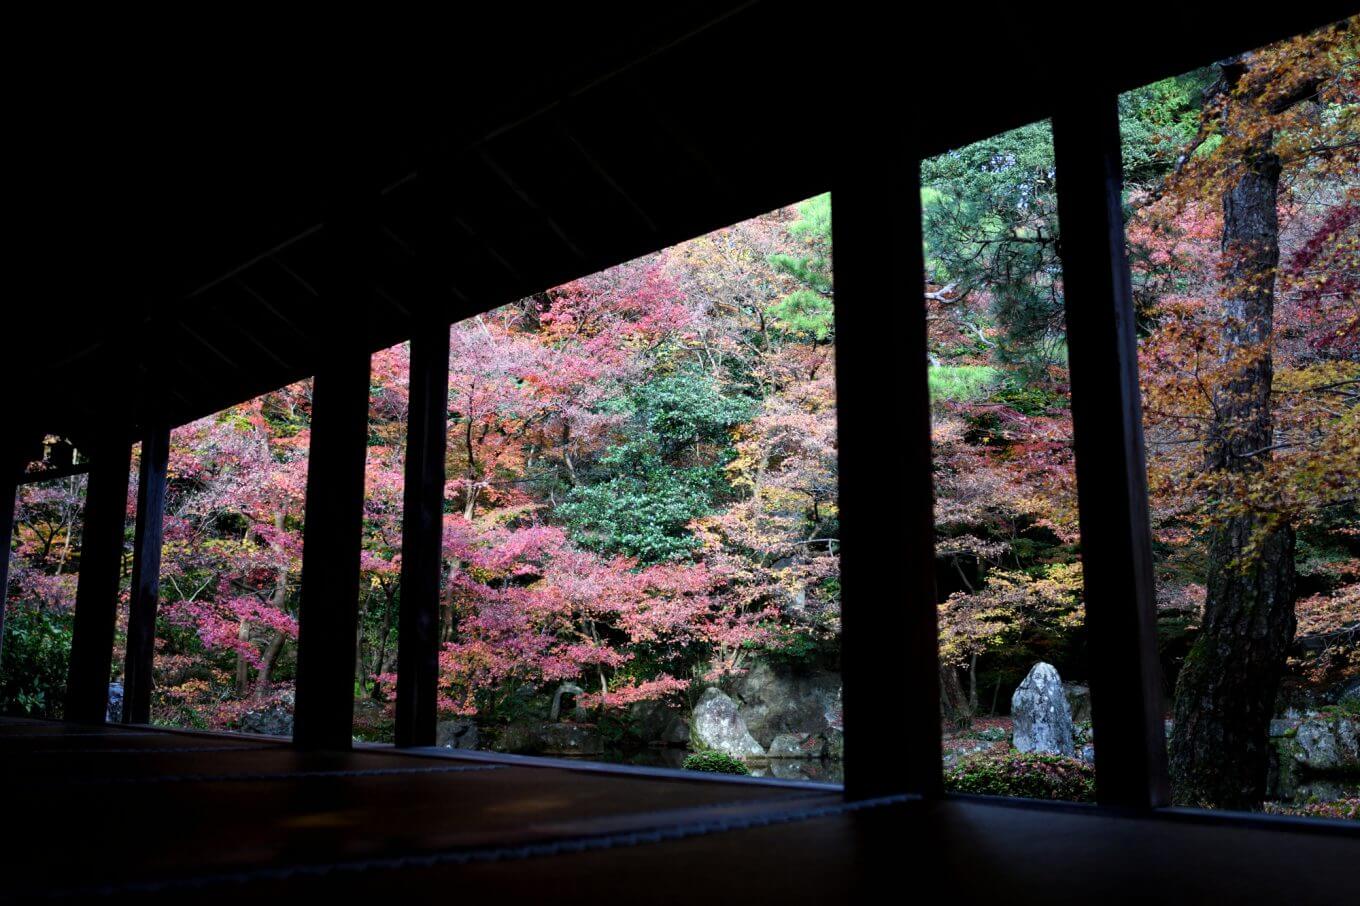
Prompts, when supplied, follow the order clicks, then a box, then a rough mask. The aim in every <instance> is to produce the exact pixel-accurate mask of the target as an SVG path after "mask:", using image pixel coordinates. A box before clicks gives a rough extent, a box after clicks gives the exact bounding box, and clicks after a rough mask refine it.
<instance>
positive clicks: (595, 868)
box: [0, 719, 1360, 906]
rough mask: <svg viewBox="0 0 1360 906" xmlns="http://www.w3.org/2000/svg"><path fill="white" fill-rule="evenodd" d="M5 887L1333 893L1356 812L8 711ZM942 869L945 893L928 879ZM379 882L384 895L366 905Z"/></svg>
mask: <svg viewBox="0 0 1360 906" xmlns="http://www.w3.org/2000/svg"><path fill="white" fill-rule="evenodd" d="M0 768H2V771H0V773H2V775H3V780H0V796H2V797H3V798H2V799H0V801H2V802H3V805H2V806H0V809H3V812H2V813H3V816H4V830H5V834H4V843H3V846H0V860H3V886H2V887H0V898H4V899H5V900H7V901H17V900H28V899H42V898H58V899H60V898H68V899H78V900H82V901H83V900H86V899H91V898H93V897H95V896H102V897H105V898H114V899H128V900H132V899H136V900H138V901H145V900H147V899H148V898H151V899H159V900H162V901H166V902H172V901H173V902H192V903H194V904H199V903H204V902H216V901H223V902H226V901H234V902H236V903H238V904H239V903H242V902H258V901H262V900H263V901H269V900H273V899H284V898H288V899H293V900H299V901H300V898H302V897H305V896H316V895H320V896H326V897H335V898H343V900H341V899H336V900H335V901H336V902H341V901H345V902H348V901H350V900H351V899H362V900H364V901H366V902H386V901H388V900H389V899H391V898H392V897H401V898H403V899H404V898H407V897H411V898H427V899H428V900H429V901H430V902H432V903H433V902H437V901H445V900H447V901H449V902H466V903H478V904H480V903H507V902H522V901H541V902H551V903H578V902H579V903H592V904H596V906H599V904H607V903H615V902H617V903H639V904H642V903H647V904H650V903H684V904H687V906H694V904H709V903H729V902H732V903H737V902H739V903H746V904H754V903H764V902H775V903H779V902H791V903H801V902H817V903H837V902H885V901H890V900H901V901H904V902H905V901H908V900H912V899H925V898H929V899H931V900H937V899H938V900H944V899H948V900H949V901H953V902H972V901H978V900H984V899H985V900H991V901H994V902H1000V903H1006V904H1008V903H1014V902H1040V901H1042V902H1053V901H1059V902H1065V901H1071V902H1075V901H1083V902H1089V901H1092V900H1096V899H1099V900H1102V901H1110V900H1115V901H1118V900H1133V899H1139V898H1146V897H1155V898H1156V899H1157V900H1159V901H1162V902H1167V901H1178V900H1186V901H1191V900H1193V901H1196V902H1199V903H1204V902H1206V901H1207V902H1215V903H1219V902H1263V901H1274V902H1276V903H1291V904H1294V903H1312V902H1317V903H1343V902H1347V901H1349V902H1355V900H1354V899H1351V898H1352V897H1354V896H1355V894H1356V891H1357V890H1360V837H1358V836H1357V835H1356V834H1354V833H1352V829H1350V828H1336V827H1329V828H1326V829H1324V828H1323V827H1322V826H1321V825H1304V824H1299V825H1297V826H1291V825H1290V824H1289V823H1287V822H1263V823H1261V824H1260V826H1249V827H1234V826H1226V825H1223V824H1221V823H1214V822H1206V821H1202V820H1194V819H1191V818H1188V817H1184V816H1175V815H1170V816H1159V817H1156V818H1146V817H1145V818H1132V817H1116V816H1112V815H1109V814H1105V813H1101V812H1097V811H1096V810H1095V809H1093V808H1083V807H1069V808H1065V809H1061V808H1060V809H1051V808H1035V807H1020V806H1017V805H1005V804H999V803H996V802H988V801H979V800H963V799H952V800H947V801H943V802H921V801H916V800H910V799H894V800H885V801H877V802H866V803H855V804H850V803H846V802H844V801H843V800H842V798H841V796H840V795H839V792H838V791H836V790H834V789H830V788H825V787H820V788H819V787H817V786H815V785H811V784H803V785H797V784H779V783H777V782H776V783H771V782H764V781H751V780H746V781H730V780H714V779H708V778H704V777H699V776H693V775H685V776H661V775H659V773H658V772H652V773H645V772H644V773H633V774H629V773H626V772H619V771H609V770H599V769H581V768H578V767H576V766H572V765H567V766H564V765H562V764H561V763H544V762H539V761H536V760H534V759H521V760H518V761H516V760H515V759H499V758H497V757H496V756H488V755H482V754H479V753H467V754H461V753H454V752H441V751H435V750H425V751H408V752H396V751H393V750H390V749H388V750H385V749H374V748H370V749H359V750H356V751H354V752H347V753H322V752H312V753H304V752H299V751H295V750H293V749H292V748H290V747H289V746H288V745H287V744H285V743H281V742H274V741H266V740H260V739H253V738H243V737H226V736H212V735H204V734H186V733H175V732H168V731H155V730H145V729H135V728H117V727H109V728H98V727H88V726H87V727H82V726H78V725H71V724H60V723H51V722H39V721H24V720H15V719H0ZM941 885H942V886H941ZM380 898H381V899H380Z"/></svg>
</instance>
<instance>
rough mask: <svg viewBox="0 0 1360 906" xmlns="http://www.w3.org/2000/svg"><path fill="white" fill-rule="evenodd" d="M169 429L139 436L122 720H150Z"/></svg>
mask: <svg viewBox="0 0 1360 906" xmlns="http://www.w3.org/2000/svg"><path fill="white" fill-rule="evenodd" d="M169 458H170V429H169V428H162V427H154V428H151V429H149V430H148V431H147V432H146V434H145V436H143V438H142V463H141V471H140V473H139V477H138V480H137V528H136V531H135V534H134V535H133V539H134V540H133V542H132V590H131V592H132V600H131V604H130V605H129V608H128V630H127V659H126V661H125V662H124V667H123V723H128V724H144V723H150V721H151V676H152V673H151V671H152V668H153V666H154V663H155V657H156V608H157V605H158V604H159V602H160V592H161V531H162V528H163V526H164V524H165V478H166V466H167V464H168V462H169Z"/></svg>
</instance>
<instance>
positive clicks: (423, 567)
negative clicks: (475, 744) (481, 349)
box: [396, 324, 449, 746]
mask: <svg viewBox="0 0 1360 906" xmlns="http://www.w3.org/2000/svg"><path fill="white" fill-rule="evenodd" d="M448 400H449V325H447V324H434V325H430V326H426V327H423V328H421V329H420V331H419V332H418V333H417V334H416V335H415V336H414V337H412V338H411V383H410V410H409V415H408V419H407V431H406V486H405V493H404V500H403V504H404V510H403V512H402V527H401V618H400V621H399V622H398V630H397V726H396V743H397V745H398V746H432V745H434V744H435V726H436V723H437V721H438V714H437V709H436V698H437V695H438V683H439V585H440V576H441V562H440V560H441V557H440V553H441V550H442V547H443V533H444V454H445V448H446V444H447V440H448V438H447V432H448V414H449V413H448V408H449V406H448Z"/></svg>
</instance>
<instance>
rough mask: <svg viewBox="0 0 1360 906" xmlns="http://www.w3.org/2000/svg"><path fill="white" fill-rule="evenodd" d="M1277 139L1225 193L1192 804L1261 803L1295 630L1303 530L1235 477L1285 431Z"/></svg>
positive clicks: (1257, 150) (1193, 691)
mask: <svg viewBox="0 0 1360 906" xmlns="http://www.w3.org/2000/svg"><path fill="white" fill-rule="evenodd" d="M1238 65H1239V66H1240V64H1238ZM1239 71H1240V70H1239ZM1225 75H1228V76H1229V77H1231V71H1230V70H1228V69H1227V68H1225ZM1272 139H1273V136H1272V135H1271V134H1270V133H1268V132H1267V133H1265V134H1263V135H1260V136H1258V137H1257V138H1256V139H1255V140H1254V141H1252V142H1250V143H1249V144H1248V146H1247V150H1246V151H1245V153H1244V154H1243V156H1242V159H1241V160H1240V162H1239V164H1240V170H1239V175H1238V177H1237V179H1236V181H1235V182H1233V183H1232V185H1231V186H1230V187H1229V188H1228V190H1227V192H1226V193H1225V195H1224V197H1223V233H1222V250H1223V262H1224V263H1223V276H1222V280H1223V292H1222V298H1223V323H1224V327H1223V332H1222V350H1221V354H1222V357H1223V361H1224V362H1225V363H1226V364H1227V365H1228V368H1229V369H1230V370H1229V379H1228V380H1227V381H1225V382H1224V383H1223V385H1222V386H1221V387H1219V388H1218V389H1217V390H1216V391H1215V392H1214V394H1213V415H1212V419H1213V420H1212V425H1211V427H1210V430H1209V433H1208V435H1207V437H1206V441H1205V451H1204V452H1205V467H1206V469H1208V470H1209V471H1210V473H1211V474H1217V475H1219V476H1221V477H1222V479H1223V481H1222V482H1221V483H1220V487H1222V488H1223V489H1224V497H1223V498H1221V499H1220V500H1218V501H1216V502H1215V503H1214V505H1215V506H1217V507H1218V508H1219V510H1220V512H1221V513H1222V514H1223V518H1221V519H1220V520H1219V521H1218V524H1217V525H1216V527H1215V528H1214V529H1213V532H1212V535H1211V538H1210V542H1209V561H1208V580H1207V596H1206V598H1205V605H1204V619H1203V626H1202V628H1201V630H1200V633H1199V636H1198V638H1197V639H1196V640H1195V643H1194V646H1193V647H1192V648H1191V650H1190V653H1189V655H1187V657H1186V660H1185V666H1184V667H1183V668H1182V670H1181V673H1180V676H1179V679H1178V680H1177V683H1176V699H1175V710H1174V721H1175V724H1174V730H1173V733H1172V737H1171V764H1170V767H1171V776H1172V781H1173V784H1172V785H1173V790H1174V795H1175V798H1176V801H1177V802H1178V803H1181V804H1186V805H1209V806H1215V807H1219V808H1234V809H1254V808H1259V807H1260V804H1261V801H1262V799H1263V798H1264V795H1265V785H1266V770H1267V762H1268V748H1269V732H1268V731H1269V725H1270V719H1271V716H1272V714H1273V711H1274V706H1275V698H1276V694H1277V692H1278V689H1279V683H1280V677H1281V674H1282V673H1283V670H1284V664H1285V656H1286V653H1287V650H1288V648H1289V645H1290V643H1291V642H1292V640H1293V638H1294V531H1293V528H1292V527H1291V526H1290V525H1289V524H1288V523H1287V522H1285V521H1283V520H1281V519H1279V518H1277V517H1273V516H1272V515H1271V514H1269V513H1264V512H1260V511H1257V510H1254V509H1252V508H1250V507H1247V508H1236V507H1230V506H1229V504H1232V503H1237V502H1238V501H1233V500H1229V499H1227V494H1229V493H1231V492H1230V490H1229V489H1230V488H1231V487H1232V482H1233V479H1237V478H1240V477H1242V476H1244V475H1251V474H1254V473H1257V472H1259V471H1261V469H1262V468H1263V467H1264V465H1265V463H1266V462H1267V460H1268V459H1269V457H1270V455H1271V453H1270V447H1271V445H1272V439H1273V433H1274V431H1273V424H1272V418H1271V408H1270V385H1271V379H1272V374H1273V364H1272V361H1271V340H1272V337H1271V332H1272V327H1273V320H1274V308H1275V272H1276V266H1277V265H1278V263H1279V257H1280V246H1279V223H1278V219H1277V211H1276V196H1277V192H1278V189H1279V182H1280V160H1279V158H1278V157H1276V155H1275V154H1274V153H1272V151H1271V145H1272Z"/></svg>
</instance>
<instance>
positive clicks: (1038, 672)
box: [1011, 661, 1076, 758]
mask: <svg viewBox="0 0 1360 906" xmlns="http://www.w3.org/2000/svg"><path fill="white" fill-rule="evenodd" d="M1011 722H1012V733H1013V736H1014V740H1013V741H1014V745H1015V748H1016V749H1018V750H1019V751H1021V752H1042V753H1045V754H1049V755H1066V756H1068V757H1069V758H1070V757H1072V756H1073V755H1075V754H1076V746H1075V745H1074V743H1073V741H1072V710H1071V708H1070V706H1069V705H1068V704H1067V695H1066V694H1065V692H1064V691H1063V684H1062V678H1061V677H1059V676H1058V671H1057V670H1056V669H1054V667H1053V665H1052V664H1045V663H1044V662H1043V661H1040V662H1039V663H1037V664H1035V665H1034V666H1033V667H1032V668H1030V671H1029V675H1028V676H1026V677H1025V679H1024V681H1023V682H1022V683H1020V685H1019V687H1017V688H1016V690H1015V694H1014V695H1013V696H1011Z"/></svg>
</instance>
